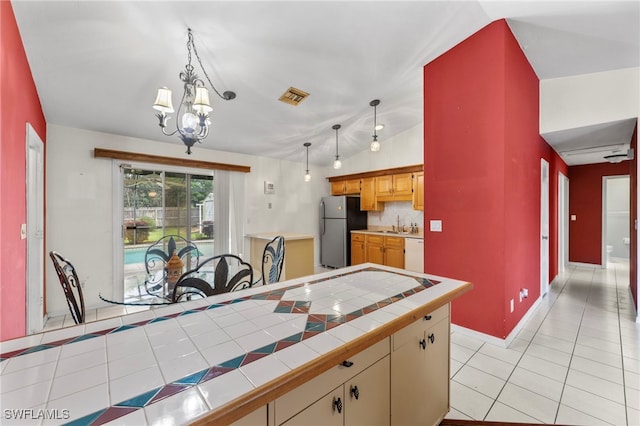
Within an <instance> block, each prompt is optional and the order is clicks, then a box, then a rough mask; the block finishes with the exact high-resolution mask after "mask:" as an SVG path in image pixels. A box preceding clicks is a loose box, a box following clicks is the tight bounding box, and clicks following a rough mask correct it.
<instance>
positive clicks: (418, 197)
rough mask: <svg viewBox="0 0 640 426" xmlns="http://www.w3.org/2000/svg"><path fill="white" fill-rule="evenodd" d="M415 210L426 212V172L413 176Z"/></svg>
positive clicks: (413, 203)
mask: <svg viewBox="0 0 640 426" xmlns="http://www.w3.org/2000/svg"><path fill="white" fill-rule="evenodd" d="M411 201H412V205H413V209H414V210H424V172H417V173H414V174H413V198H412V200H411Z"/></svg>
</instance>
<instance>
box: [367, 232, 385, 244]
mask: <svg viewBox="0 0 640 426" xmlns="http://www.w3.org/2000/svg"><path fill="white" fill-rule="evenodd" d="M366 237H367V244H378V245H383V244H384V236H383V235H372V234H367V235H366Z"/></svg>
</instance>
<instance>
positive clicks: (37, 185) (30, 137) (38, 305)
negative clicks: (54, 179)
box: [22, 123, 44, 334]
mask: <svg viewBox="0 0 640 426" xmlns="http://www.w3.org/2000/svg"><path fill="white" fill-rule="evenodd" d="M26 145H27V173H26V176H27V182H26V185H27V188H26V189H27V224H26V230H23V232H22V238H26V239H27V290H26V291H27V294H26V298H27V321H26V322H27V330H26V331H27V334H32V333H37V332H39V331H41V330H42V327H43V326H44V306H43V303H44V172H43V169H44V144H43V142H42V140H41V139H40V137H39V136H38V134H37V133H36V131H35V130H34V129H33V127H31V125H30V124H29V123H27V142H26ZM24 231H26V233H25V232H24Z"/></svg>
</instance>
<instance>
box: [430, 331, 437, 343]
mask: <svg viewBox="0 0 640 426" xmlns="http://www.w3.org/2000/svg"><path fill="white" fill-rule="evenodd" d="M434 340H436V336H435V335H434V334H433V333H431V334H430V335H429V341H430V342H431V343H433V342H434Z"/></svg>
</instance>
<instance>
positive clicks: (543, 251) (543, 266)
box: [540, 158, 549, 296]
mask: <svg viewBox="0 0 640 426" xmlns="http://www.w3.org/2000/svg"><path fill="white" fill-rule="evenodd" d="M548 291H549V163H548V162H547V161H546V160H545V159H543V158H541V159H540V296H544V295H545V294H547V292H548Z"/></svg>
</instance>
